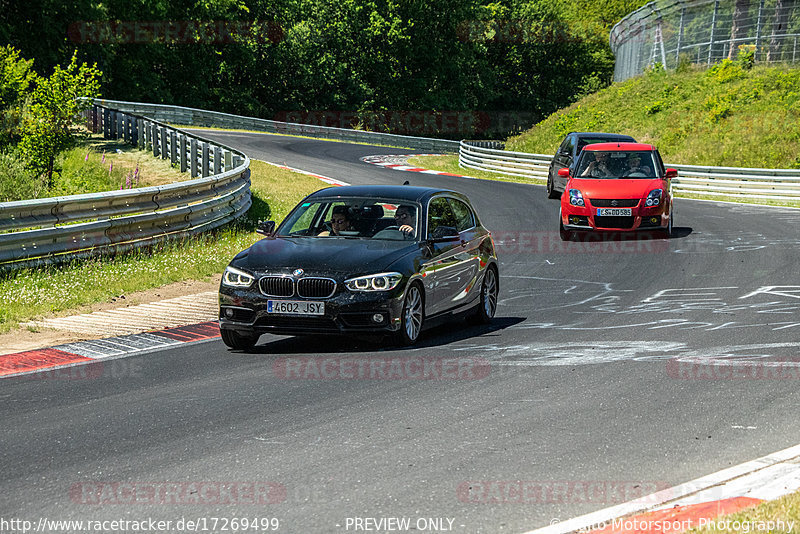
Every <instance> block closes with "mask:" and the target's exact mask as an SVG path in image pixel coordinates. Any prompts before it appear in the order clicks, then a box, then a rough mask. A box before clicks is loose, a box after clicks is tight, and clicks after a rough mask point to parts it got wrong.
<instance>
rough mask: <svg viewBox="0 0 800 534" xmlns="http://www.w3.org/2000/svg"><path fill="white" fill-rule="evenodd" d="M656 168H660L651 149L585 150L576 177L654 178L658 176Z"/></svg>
mask: <svg viewBox="0 0 800 534" xmlns="http://www.w3.org/2000/svg"><path fill="white" fill-rule="evenodd" d="M655 169H658V166H657V165H656V162H655V159H654V158H653V153H652V152H650V151H646V150H642V151H622V150H612V151H601V150H584V151H583V153H582V154H581V158H580V161H579V162H578V165H577V172H576V173H575V177H576V178H592V179H619V178H631V179H640V178H651V179H652V178H657V177H658V175H657V173H656V170H655Z"/></svg>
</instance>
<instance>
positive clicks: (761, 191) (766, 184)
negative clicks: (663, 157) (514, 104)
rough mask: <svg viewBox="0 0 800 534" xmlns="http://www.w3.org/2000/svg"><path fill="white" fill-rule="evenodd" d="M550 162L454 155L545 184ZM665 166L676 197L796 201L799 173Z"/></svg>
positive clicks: (467, 152)
mask: <svg viewBox="0 0 800 534" xmlns="http://www.w3.org/2000/svg"><path fill="white" fill-rule="evenodd" d="M552 159H553V156H550V155H547V154H529V153H526V152H512V151H507V150H497V149H490V148H482V147H480V146H475V145H474V144H473V142H472V141H462V142H461V145H460V149H459V152H458V164H459V166H461V167H466V168H469V169H477V170H482V171H489V172H496V173H500V174H507V175H510V176H521V177H524V178H538V179H542V180H547V175H548V170H549V168H550V162H551V161H552ZM665 165H666V166H667V167H672V168H674V169H676V170H677V171H678V178H676V179H675V180H673V181H672V188H673V191H674V192H676V193H679V194H680V193H683V194H698V195H703V196H711V197H723V196H724V197H734V198H751V199H772V200H798V201H800V169H754V168H738V167H704V166H698V165H676V164H672V163H665Z"/></svg>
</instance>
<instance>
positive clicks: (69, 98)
mask: <svg viewBox="0 0 800 534" xmlns="http://www.w3.org/2000/svg"><path fill="white" fill-rule="evenodd" d="M100 76H101V73H100V71H99V70H98V69H97V66H96V65H94V66H91V67H90V66H88V65H87V64H86V63H82V64H80V65H78V59H77V54H73V56H72V60H71V61H70V63H69V65H68V66H67V67H66V68H65V69H62V68H61V67H60V66H56V68H55V70H54V71H53V74H52V75H51V76H50V77H49V78H42V77H38V78H37V80H36V87H35V88H34V90H33V94H32V95H31V98H30V106H29V108H28V110H27V112H26V114H25V117H24V119H23V126H22V141H21V142H20V144H19V147H20V149H21V151H22V153H23V155H24V156H25V158H26V161H27V164H28V166H29V168H31V169H32V170H33V171H34V172H36V173H37V174H38V175H39V176H43V177H44V179H45V182H46V184H47V187H48V188H49V187H50V186H51V185H52V183H53V166H54V163H55V158H56V156H57V155H58V154H59V152H61V151H62V150H64V149H66V148H68V147H69V146H70V144H71V142H72V133H71V131H70V129H71V127H72V126H73V124H74V122H75V120H76V119H77V116H78V113H79V112H80V111H82V110H83V109H85V108H86V107H87V106H89V104H90V102H89V101H88V100H80V99H81V98H88V99H90V98H96V97H97V96H98V95H99V93H100Z"/></svg>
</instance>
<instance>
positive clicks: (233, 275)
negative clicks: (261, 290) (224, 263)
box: [222, 266, 255, 287]
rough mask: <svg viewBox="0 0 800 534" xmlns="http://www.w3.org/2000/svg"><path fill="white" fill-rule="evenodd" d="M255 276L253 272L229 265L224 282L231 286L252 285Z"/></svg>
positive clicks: (223, 278) (224, 274)
mask: <svg viewBox="0 0 800 534" xmlns="http://www.w3.org/2000/svg"><path fill="white" fill-rule="evenodd" d="M253 280H255V278H254V277H253V275H251V274H247V273H246V272H244V271H240V270H239V269H236V268H234V267H231V266H228V267H226V268H225V272H224V273H223V275H222V284H223V285H226V286H230V287H250V286H251V285H253Z"/></svg>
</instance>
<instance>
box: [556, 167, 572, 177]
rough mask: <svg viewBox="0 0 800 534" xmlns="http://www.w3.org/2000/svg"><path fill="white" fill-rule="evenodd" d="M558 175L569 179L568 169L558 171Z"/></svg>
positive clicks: (563, 168)
mask: <svg viewBox="0 0 800 534" xmlns="http://www.w3.org/2000/svg"><path fill="white" fill-rule="evenodd" d="M558 175H559V176H561V177H562V178H569V169H568V168H566V167H562V168H560V169H558Z"/></svg>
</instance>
